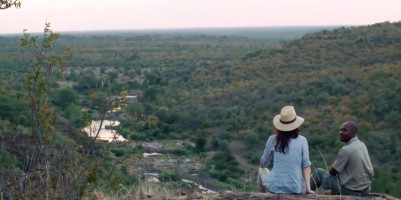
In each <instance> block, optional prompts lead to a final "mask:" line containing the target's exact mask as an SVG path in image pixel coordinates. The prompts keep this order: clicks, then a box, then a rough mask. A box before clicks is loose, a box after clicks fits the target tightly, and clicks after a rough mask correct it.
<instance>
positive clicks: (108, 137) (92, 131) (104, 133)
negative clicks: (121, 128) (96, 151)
mask: <svg viewBox="0 0 401 200" xmlns="http://www.w3.org/2000/svg"><path fill="white" fill-rule="evenodd" d="M118 125H120V122H119V121H117V120H103V124H102V127H100V120H94V121H92V123H91V125H89V126H87V127H85V128H84V129H83V130H84V131H85V132H86V133H87V134H88V136H89V137H95V136H96V134H97V131H98V130H99V127H100V129H101V130H100V132H99V135H98V137H97V139H99V140H104V141H108V142H113V141H119V142H122V141H127V139H125V138H124V137H123V136H121V135H119V134H118V133H117V131H115V130H112V129H107V128H106V126H107V127H110V126H118Z"/></svg>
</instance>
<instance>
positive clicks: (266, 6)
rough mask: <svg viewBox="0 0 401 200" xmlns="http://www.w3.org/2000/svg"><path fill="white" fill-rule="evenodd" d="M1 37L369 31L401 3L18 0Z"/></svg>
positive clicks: (3, 13)
mask: <svg viewBox="0 0 401 200" xmlns="http://www.w3.org/2000/svg"><path fill="white" fill-rule="evenodd" d="M21 2H22V6H21V8H19V9H16V8H14V7H13V8H9V9H6V10H0V34H8V33H22V31H23V30H24V29H27V30H28V32H31V33H34V32H43V28H44V24H45V22H50V24H51V28H52V30H53V31H55V32H62V31H93V30H140V29H175V28H214V27H260V26H262V27H269V26H326V25H335V26H337V25H345V26H347V25H369V24H374V23H379V22H384V21H390V22H398V21H400V20H401V0H21Z"/></svg>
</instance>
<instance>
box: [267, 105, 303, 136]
mask: <svg viewBox="0 0 401 200" xmlns="http://www.w3.org/2000/svg"><path fill="white" fill-rule="evenodd" d="M303 122H304V118H302V117H299V116H297V113H296V112H295V109H294V107H293V106H284V107H283V108H282V109H281V113H280V114H279V115H276V116H275V117H274V118H273V124H274V127H276V129H278V130H280V131H292V130H294V129H297V128H298V127H299V126H301V124H302V123H303Z"/></svg>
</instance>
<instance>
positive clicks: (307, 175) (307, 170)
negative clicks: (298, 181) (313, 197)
mask: <svg viewBox="0 0 401 200" xmlns="http://www.w3.org/2000/svg"><path fill="white" fill-rule="evenodd" d="M310 172H311V170H310V166H308V167H305V168H303V169H302V175H303V176H304V179H305V185H306V191H305V193H306V194H315V192H314V191H312V190H311V189H310Z"/></svg>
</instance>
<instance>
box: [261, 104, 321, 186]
mask: <svg viewBox="0 0 401 200" xmlns="http://www.w3.org/2000/svg"><path fill="white" fill-rule="evenodd" d="M303 122H304V119H303V118H302V117H299V116H297V115H296V113H295V109H294V107H292V106H285V107H283V108H282V109H281V113H280V115H276V116H275V117H274V119H273V124H274V127H275V128H276V130H275V133H276V134H274V135H272V136H270V137H269V139H268V140H267V142H266V148H265V150H264V152H263V156H262V157H261V159H260V162H261V164H260V168H259V175H258V187H259V192H265V191H266V190H268V191H269V192H272V193H285V194H305V193H307V194H313V193H314V192H313V191H312V190H311V188H310V182H309V181H310V171H311V170H310V165H311V162H310V160H309V149H308V141H307V140H306V138H305V137H304V136H301V135H299V126H301V124H302V123H303ZM272 157H273V159H274V160H273V168H272V170H271V172H270V171H269V170H268V169H266V167H267V166H268V165H269V163H270V160H271V158H272Z"/></svg>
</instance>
